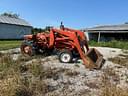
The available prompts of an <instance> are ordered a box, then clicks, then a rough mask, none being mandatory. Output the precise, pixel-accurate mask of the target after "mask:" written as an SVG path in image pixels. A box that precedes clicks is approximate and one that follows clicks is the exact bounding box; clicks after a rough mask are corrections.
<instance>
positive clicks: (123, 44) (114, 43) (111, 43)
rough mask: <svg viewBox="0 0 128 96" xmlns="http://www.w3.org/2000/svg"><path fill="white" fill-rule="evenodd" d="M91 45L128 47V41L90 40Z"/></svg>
mask: <svg viewBox="0 0 128 96" xmlns="http://www.w3.org/2000/svg"><path fill="white" fill-rule="evenodd" d="M89 45H90V46H96V47H97V46H99V47H112V48H120V49H128V42H127V41H116V40H113V41H109V42H96V41H89Z"/></svg>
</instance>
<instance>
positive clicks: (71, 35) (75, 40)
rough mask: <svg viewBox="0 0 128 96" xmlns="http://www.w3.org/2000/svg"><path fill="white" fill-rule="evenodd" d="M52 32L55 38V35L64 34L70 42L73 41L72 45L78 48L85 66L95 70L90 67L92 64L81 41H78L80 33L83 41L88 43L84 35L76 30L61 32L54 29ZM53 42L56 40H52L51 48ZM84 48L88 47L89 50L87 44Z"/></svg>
mask: <svg viewBox="0 0 128 96" xmlns="http://www.w3.org/2000/svg"><path fill="white" fill-rule="evenodd" d="M50 32H51V33H50V35H51V36H52V37H54V35H53V34H54V33H59V34H62V35H64V36H66V38H68V39H69V40H71V41H72V44H73V45H74V46H75V47H76V48H77V51H78V52H79V54H80V57H81V59H82V60H83V62H84V64H85V66H86V67H87V68H89V67H93V68H94V65H90V62H89V60H88V58H87V56H85V53H84V52H83V50H82V49H81V45H80V43H79V42H80V41H79V40H78V33H80V35H81V37H82V38H81V40H83V41H86V38H85V36H84V34H82V33H81V32H79V31H76V30H70V31H69V30H66V31H65V30H61V29H52V30H51V31H50ZM53 42H54V39H52V38H51V40H50V45H51V46H52V44H53ZM83 46H86V48H87V50H89V48H88V45H87V44H86V45H83Z"/></svg>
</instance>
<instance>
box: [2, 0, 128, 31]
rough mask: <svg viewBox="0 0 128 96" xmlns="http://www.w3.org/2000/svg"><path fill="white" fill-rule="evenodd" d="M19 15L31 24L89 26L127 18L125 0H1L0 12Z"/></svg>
mask: <svg viewBox="0 0 128 96" xmlns="http://www.w3.org/2000/svg"><path fill="white" fill-rule="evenodd" d="M4 12H12V13H17V14H19V15H20V17H21V18H23V19H25V20H26V21H28V22H29V23H30V24H31V25H32V26H34V27H38V28H44V27H45V26H55V27H57V26H59V25H60V22H61V21H63V23H64V25H65V26H66V27H71V28H77V29H81V28H89V27H94V26H98V25H110V24H123V23H124V22H128V0H0V14H1V13H4Z"/></svg>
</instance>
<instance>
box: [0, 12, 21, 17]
mask: <svg viewBox="0 0 128 96" xmlns="http://www.w3.org/2000/svg"><path fill="white" fill-rule="evenodd" d="M1 16H8V17H12V18H19V15H18V14H16V13H10V12H4V13H2V14H1Z"/></svg>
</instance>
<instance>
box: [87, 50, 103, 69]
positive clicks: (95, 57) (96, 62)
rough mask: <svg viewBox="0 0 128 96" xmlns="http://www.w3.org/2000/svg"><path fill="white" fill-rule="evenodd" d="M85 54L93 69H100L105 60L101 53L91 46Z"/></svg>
mask: <svg viewBox="0 0 128 96" xmlns="http://www.w3.org/2000/svg"><path fill="white" fill-rule="evenodd" d="M86 56H87V59H88V61H89V63H90V65H93V67H94V69H100V68H101V67H102V65H103V63H104V62H105V60H104V58H103V55H102V54H101V53H100V52H99V51H98V50H97V49H95V48H91V49H90V50H89V51H88V52H87V53H86Z"/></svg>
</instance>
